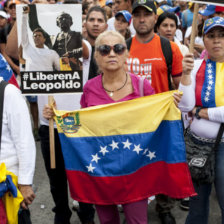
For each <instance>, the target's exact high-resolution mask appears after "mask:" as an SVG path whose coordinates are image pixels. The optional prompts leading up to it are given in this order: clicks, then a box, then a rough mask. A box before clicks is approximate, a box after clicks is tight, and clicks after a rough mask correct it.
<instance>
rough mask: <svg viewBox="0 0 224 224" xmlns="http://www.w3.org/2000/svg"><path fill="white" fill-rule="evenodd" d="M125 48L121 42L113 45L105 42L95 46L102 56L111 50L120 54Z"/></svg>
mask: <svg viewBox="0 0 224 224" xmlns="http://www.w3.org/2000/svg"><path fill="white" fill-rule="evenodd" d="M125 49H126V47H125V46H124V45H123V44H115V45H114V46H110V45H106V44H105V45H101V46H99V47H98V48H97V51H99V52H100V54H101V55H102V56H107V55H108V54H110V52H111V50H113V51H114V53H115V54H118V55H122V54H123V53H124V51H125Z"/></svg>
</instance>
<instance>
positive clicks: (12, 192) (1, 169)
mask: <svg viewBox="0 0 224 224" xmlns="http://www.w3.org/2000/svg"><path fill="white" fill-rule="evenodd" d="M7 179H8V180H7ZM6 181H7V182H6ZM3 182H6V183H7V184H6V186H7V187H8V191H7V192H6V193H5V194H4V196H3V198H2V200H3V203H4V205H5V210H6V215H7V223H8V224H17V223H18V212H19V209H20V203H21V202H22V201H23V196H22V194H21V193H20V191H19V190H18V188H17V183H18V178H17V176H16V175H15V174H14V173H12V172H10V171H8V170H7V169H6V166H5V163H1V164H0V183H3Z"/></svg>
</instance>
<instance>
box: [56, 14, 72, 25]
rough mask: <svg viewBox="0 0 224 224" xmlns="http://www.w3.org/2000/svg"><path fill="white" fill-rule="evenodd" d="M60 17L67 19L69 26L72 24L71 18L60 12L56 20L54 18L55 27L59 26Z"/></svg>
mask: <svg viewBox="0 0 224 224" xmlns="http://www.w3.org/2000/svg"><path fill="white" fill-rule="evenodd" d="M61 17H67V18H68V19H69V22H70V26H71V25H72V24H73V22H72V17H71V16H70V14H68V13H66V12H62V13H61V14H60V15H59V16H58V17H57V18H56V25H57V26H59V22H60V18H61Z"/></svg>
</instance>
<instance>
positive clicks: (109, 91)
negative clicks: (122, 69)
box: [102, 73, 128, 96]
mask: <svg viewBox="0 0 224 224" xmlns="http://www.w3.org/2000/svg"><path fill="white" fill-rule="evenodd" d="M127 81H128V74H127V73H126V80H125V82H124V84H123V85H122V86H121V87H120V88H118V89H116V90H108V89H106V88H105V87H104V85H103V79H102V85H103V88H104V90H105V91H107V92H108V93H109V95H110V96H113V95H114V92H117V91H119V90H121V89H123V88H124V86H125V85H126V83H127Z"/></svg>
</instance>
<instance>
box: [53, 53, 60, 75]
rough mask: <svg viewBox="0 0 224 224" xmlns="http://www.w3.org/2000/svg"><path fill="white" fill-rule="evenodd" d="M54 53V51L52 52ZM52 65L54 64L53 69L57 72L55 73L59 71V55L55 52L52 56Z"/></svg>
mask: <svg viewBox="0 0 224 224" xmlns="http://www.w3.org/2000/svg"><path fill="white" fill-rule="evenodd" d="M52 51H54V50H52ZM53 63H54V68H55V69H56V70H57V71H60V57H59V55H58V54H57V52H56V51H54V55H53Z"/></svg>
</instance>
